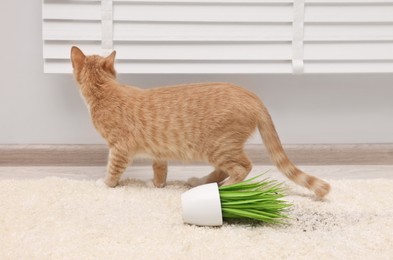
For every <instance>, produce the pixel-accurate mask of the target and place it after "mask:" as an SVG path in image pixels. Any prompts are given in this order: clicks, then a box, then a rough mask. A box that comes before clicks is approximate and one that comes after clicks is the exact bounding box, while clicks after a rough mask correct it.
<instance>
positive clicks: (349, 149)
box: [0, 144, 393, 167]
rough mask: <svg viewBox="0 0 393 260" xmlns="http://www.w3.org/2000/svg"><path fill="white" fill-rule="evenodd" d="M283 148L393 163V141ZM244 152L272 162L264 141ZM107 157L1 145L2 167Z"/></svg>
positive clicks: (297, 155) (310, 159) (307, 158)
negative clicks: (392, 142) (388, 142)
mask: <svg viewBox="0 0 393 260" xmlns="http://www.w3.org/2000/svg"><path fill="white" fill-rule="evenodd" d="M284 148H285V151H286V152H287V154H288V156H289V158H290V159H291V160H292V161H293V162H295V163H296V164H299V165H355V164H356V165H393V144H317V145H284ZM245 151H246V153H247V154H248V155H249V157H250V159H251V161H252V162H253V163H254V164H270V163H271V162H270V159H269V157H268V155H267V152H266V150H265V148H264V146H263V145H262V144H261V145H246V147H245ZM107 157H108V149H107V148H106V146H105V145H0V167H1V166H104V165H105V164H106V162H107ZM135 164H137V165H149V164H150V162H149V161H147V162H146V161H136V162H135ZM173 164H177V165H181V163H179V162H173V163H172V165H173Z"/></svg>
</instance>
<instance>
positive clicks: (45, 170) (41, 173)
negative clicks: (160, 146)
mask: <svg viewBox="0 0 393 260" xmlns="http://www.w3.org/2000/svg"><path fill="white" fill-rule="evenodd" d="M299 167H300V168H301V169H302V170H304V171H305V172H307V173H310V174H312V175H314V176H318V177H320V178H323V179H373V178H389V179H393V165H313V166H299ZM105 169H106V168H105V167H104V166H95V167H63V166H59V167H44V166H39V167H0V179H37V178H45V177H61V178H69V179H78V180H96V179H99V178H102V177H104V175H105ZM211 169H212V168H211V167H209V166H196V165H184V166H178V165H177V166H169V173H168V180H169V181H173V180H180V181H185V180H187V179H188V178H190V177H202V176H204V175H206V174H208V173H209V172H210V171H211ZM269 169H271V170H270V171H269V173H268V175H269V176H271V177H272V178H273V179H277V180H284V179H285V178H284V177H283V175H282V174H281V173H280V172H278V171H277V169H276V168H275V167H273V166H269V165H267V166H266V165H254V167H253V170H252V172H251V174H250V176H253V175H256V174H259V173H262V172H265V171H267V170H269ZM123 178H133V179H140V180H150V179H151V178H152V169H151V167H147V166H130V167H129V168H128V169H127V171H126V172H125V174H124V175H123Z"/></svg>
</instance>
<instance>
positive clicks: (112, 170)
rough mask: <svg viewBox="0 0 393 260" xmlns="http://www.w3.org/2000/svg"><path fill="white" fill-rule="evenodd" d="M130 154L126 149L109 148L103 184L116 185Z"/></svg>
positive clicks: (128, 161) (126, 165)
mask: <svg viewBox="0 0 393 260" xmlns="http://www.w3.org/2000/svg"><path fill="white" fill-rule="evenodd" d="M130 160H131V158H130V155H129V153H128V152H127V151H124V150H120V149H116V148H110V150H109V157H108V165H107V174H106V177H105V180H104V182H105V184H106V185H107V186H108V187H116V186H117V184H119V181H120V178H121V175H122V174H123V173H124V171H125V169H126V168H127V167H128V164H129V163H130Z"/></svg>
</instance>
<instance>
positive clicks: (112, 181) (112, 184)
mask: <svg viewBox="0 0 393 260" xmlns="http://www.w3.org/2000/svg"><path fill="white" fill-rule="evenodd" d="M104 182H105V184H106V186H108V187H110V188H114V187H116V186H117V184H119V181H118V180H116V179H113V178H105V181H104Z"/></svg>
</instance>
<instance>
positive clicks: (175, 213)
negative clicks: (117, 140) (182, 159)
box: [0, 178, 393, 259]
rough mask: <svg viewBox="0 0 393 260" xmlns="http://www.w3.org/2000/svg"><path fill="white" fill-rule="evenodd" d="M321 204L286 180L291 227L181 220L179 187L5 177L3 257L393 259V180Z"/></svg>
mask: <svg viewBox="0 0 393 260" xmlns="http://www.w3.org/2000/svg"><path fill="white" fill-rule="evenodd" d="M330 183H331V184H332V187H333V189H332V192H331V194H330V195H329V196H328V198H327V199H326V200H325V201H317V200H314V199H313V198H312V197H311V196H310V193H309V192H308V191H306V190H303V189H302V188H298V187H295V186H293V185H292V184H289V188H290V191H289V196H288V197H287V198H286V199H287V200H288V201H290V202H291V203H293V204H294V206H293V208H292V210H291V211H290V212H289V215H290V217H291V218H292V219H291V220H290V221H289V223H288V224H287V225H280V226H271V225H258V224H255V223H250V222H240V223H226V224H225V225H224V226H222V227H216V228H211V227H196V226H191V225H185V224H183V221H182V215H181V205H180V195H181V193H182V192H184V191H185V190H187V187H186V185H185V184H184V183H182V182H170V183H169V184H168V186H167V187H166V188H164V189H155V188H151V187H149V186H148V185H146V184H145V183H144V182H141V181H136V180H125V181H123V182H122V183H121V186H120V187H117V188H115V189H109V188H104V187H99V186H97V185H96V183H95V182H94V181H87V180H86V181H81V180H70V179H61V178H45V179H39V180H1V181H0V185H1V186H0V187H1V188H0V259H393V180H385V179H375V180H335V181H331V182H330Z"/></svg>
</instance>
